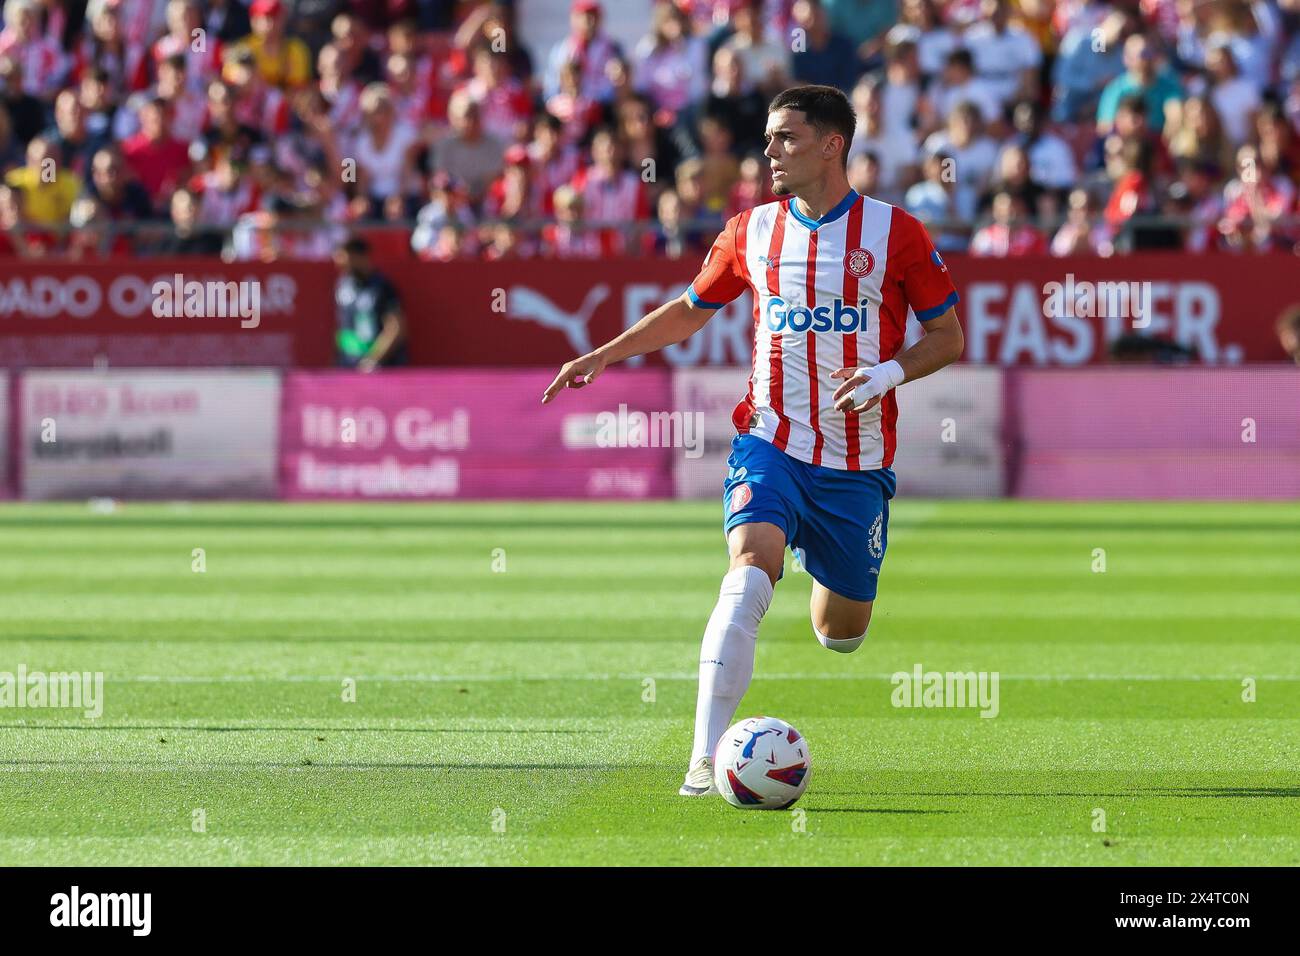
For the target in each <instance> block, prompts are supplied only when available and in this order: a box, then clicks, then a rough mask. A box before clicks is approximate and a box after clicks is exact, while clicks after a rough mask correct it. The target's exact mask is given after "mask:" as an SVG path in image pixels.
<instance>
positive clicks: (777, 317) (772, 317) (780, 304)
mask: <svg viewBox="0 0 1300 956" xmlns="http://www.w3.org/2000/svg"><path fill="white" fill-rule="evenodd" d="M868 304H869V300H867V299H863V300H862V302H861V303H860V306H861V307H860V308H859V307H854V306H852V305H846V304H845V302H844V300H843V299H832V300H831V302H830V304H828V305H819V306H817V307H816V308H812V309H810V308H808V307H807V306H804V305H795V306H791V305H789V304H788V303H787V302H786V301H785V299H783V298H781V297H780V296H779V295H774V296H772V297H771V298H770V299H768V300H767V306H766V308H765V312H764V321H765V322H766V324H767V327H768V329H769V330H771V331H772V332H843V333H845V334H848V333H850V332H862V331H866V328H867V306H868Z"/></svg>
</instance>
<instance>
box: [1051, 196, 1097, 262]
mask: <svg viewBox="0 0 1300 956" xmlns="http://www.w3.org/2000/svg"><path fill="white" fill-rule="evenodd" d="M1110 249H1111V244H1110V235H1109V233H1108V232H1107V231H1106V228H1105V226H1103V225H1102V224H1101V223H1099V222H1097V219H1096V211H1095V209H1094V207H1093V202H1092V197H1091V196H1089V195H1088V191H1087V190H1086V189H1075V190H1072V191H1071V192H1070V198H1069V201H1068V203H1067V211H1066V217H1065V222H1064V223H1062V225H1061V228H1060V229H1058V230H1056V235H1054V236H1053V237H1052V244H1051V253H1052V255H1054V256H1088V255H1093V256H1097V255H1108V254H1109V253H1110Z"/></svg>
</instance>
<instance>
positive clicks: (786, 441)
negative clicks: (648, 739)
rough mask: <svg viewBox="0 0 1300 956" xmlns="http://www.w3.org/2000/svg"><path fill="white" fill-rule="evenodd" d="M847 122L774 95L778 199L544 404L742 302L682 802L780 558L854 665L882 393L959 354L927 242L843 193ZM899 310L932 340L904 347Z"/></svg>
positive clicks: (812, 94)
mask: <svg viewBox="0 0 1300 956" xmlns="http://www.w3.org/2000/svg"><path fill="white" fill-rule="evenodd" d="M854 122H855V121H854V114H853V107H852V106H851V105H850V103H849V101H848V98H847V97H846V96H845V95H844V94H843V93H841V92H840V91H839V90H838V89H835V88H833V87H828V86H797V87H793V88H791V89H788V90H785V91H784V92H782V93H780V94H778V95H777V96H776V98H775V99H773V100H772V102H771V104H770V105H769V107H768V116H767V130H766V132H765V134H764V139H765V140H766V142H767V149H766V150H765V155H766V156H767V158H768V160H769V161H770V164H771V167H772V176H773V191H774V192H775V193H776V195H777V196H778V197H783V198H780V199H779V200H778V201H776V202H771V203H766V204H764V205H761V206H756V207H755V208H753V209H750V210H748V211H747V212H743V213H741V214H740V215H738V216H735V217H734V218H732V219H731V220H730V221H729V222H728V223H727V225H726V228H725V229H724V230H723V231H722V234H721V235H719V236H718V238H717V240H716V241H715V242H714V243H713V248H712V249H710V250H709V253H708V255H707V256H705V258H704V266H703V268H702V269H701V270H700V273H699V275H697V276H696V277H695V280H694V281H693V282H692V283H691V285H690V287H689V288H688V289H687V290H686V291H685V292H683V293H682V294H681V295H680V296H679V297H678V298H676V299H673V300H672V301H671V302H668V303H665V304H664V305H662V306H660V307H659V308H657V309H655V310H654V311H653V312H651V313H650V314H649V315H647V316H646V317H645V318H643V319H642V320H641V321H640V322H638V323H637V324H636V325H634V326H632V327H631V328H630V329H628V330H627V331H626V332H624V333H623V334H622V335H620V336H618V337H617V338H615V339H612V340H611V341H609V342H608V343H606V344H605V345H602V346H601V347H600V348H598V349H596V350H595V351H593V352H591V353H589V354H587V355H584V356H582V357H581V358H578V359H575V360H574V361H572V362H569V363H568V364H566V365H565V366H564V367H563V368H562V369H560V373H559V374H558V375H557V376H556V377H555V381H553V382H552V383H551V384H550V386H549V387H548V388H547V389H546V392H545V393H544V394H543V396H542V402H543V403H546V402H549V401H551V400H552V399H553V398H555V396H556V395H557V394H558V393H559V392H560V391H561V390H562V389H564V388H583V387H585V386H587V385H590V384H591V383H592V382H594V381H595V380H596V378H597V377H598V376H599V375H600V373H601V372H602V371H603V370H604V369H605V367H606V366H608V365H610V364H611V363H614V362H620V361H622V360H624V359H627V358H630V357H631V356H634V355H641V354H643V353H646V352H651V351H654V350H655V349H661V348H663V347H664V346H666V345H671V344H673V343H676V342H681V341H683V340H684V339H686V338H689V337H690V336H691V335H692V334H694V333H695V332H697V331H699V330H700V329H701V328H702V327H703V326H704V324H705V323H706V322H708V320H709V318H710V316H712V315H713V312H714V310H716V309H719V308H721V307H722V306H723V305H725V304H726V303H728V302H730V301H732V300H733V299H735V298H736V297H737V296H739V295H740V294H741V293H742V292H744V291H745V290H746V289H749V290H750V291H751V292H752V293H753V296H754V323H755V343H754V368H753V372H752V374H751V375H750V379H749V393H748V394H747V395H746V396H745V397H744V399H742V400H741V402H740V404H739V405H737V406H736V410H735V413H734V414H733V416H732V418H733V421H734V423H735V426H736V430H737V432H738V434H737V436H736V437H735V438H734V439H733V440H732V452H731V457H730V459H729V461H728V464H729V466H730V467H729V471H728V473H727V477H726V481H725V482H724V485H723V489H724V490H723V511H724V529H725V532H726V536H727V548H728V551H729V552H730V557H731V566H730V570H729V571H728V572H727V574H726V575H725V576H724V577H723V579H722V587H721V589H720V592H719V595H718V603H717V605H716V606H715V607H714V609H713V614H712V616H710V618H709V622H708V625H707V627H706V628H705V631H704V640H703V644H702V647H701V653H700V684H699V692H698V698H697V703H696V711H695V740H694V746H693V749H692V751H691V758H690V761H689V763H688V770H687V774H686V780H685V783H684V784H683V785H682V788H681V791H680V792H681V793H682V795H683V796H701V795H704V794H706V793H710V792H714V787H713V759H712V757H713V752H714V749H715V748H716V747H717V744H718V740H719V738H720V737H721V736H722V734H723V732H724V731H725V730H726V729H727V727H729V726H730V725H731V722H732V719H733V718H734V716H735V712H736V708H737V706H738V705H739V704H740V699H741V697H743V696H744V694H745V691H746V689H747V688H748V687H749V681H750V678H751V676H752V675H753V670H754V645H755V642H756V639H757V637H758V626H759V623H760V622H761V621H762V620H763V615H764V614H765V613H766V612H767V608H768V605H769V604H770V603H771V601H772V592H773V589H774V587H775V585H776V582H777V581H778V580H779V579H780V577H781V573H782V569H783V566H784V560H785V548H786V546H787V545H789V546H790V547H791V548H797V549H800V550H801V551H802V555H803V565H804V568H805V569H806V570H807V571H808V572H809V574H810V575H811V577H812V579H813V588H812V602H811V613H812V627H813V633H814V634H815V635H816V637H817V640H818V641H819V642H821V644H822V646H823V647H826V648H828V649H830V650H832V651H837V652H840V653H849V652H851V651H853V650H856V649H857V648H858V646H859V645H860V644H862V641H863V639H864V638H865V637H866V636H867V625H868V623H869V622H870V620H871V605H872V602H873V601H874V600H875V597H876V580H877V577H878V575H879V574H880V567H881V562H882V561H883V559H884V557H885V548H886V545H887V542H888V525H889V499H890V498H892V497H893V496H894V487H895V478H894V473H893V471H892V470H891V468H890V465H891V464H892V463H893V460H894V443H895V432H894V425H895V422H896V420H897V418H898V405H897V402H896V400H895V398H894V391H893V390H894V389H895V388H897V387H898V386H899V385H901V384H903V383H904V382H910V381H912V380H914V379H918V378H921V377H923V376H926V375H929V374H931V373H932V372H936V371H938V370H939V369H941V368H943V367H944V366H946V365H949V364H950V363H952V362H954V361H956V360H957V358H958V357H959V356H960V355H961V352H962V348H963V345H964V343H963V338H962V331H961V326H960V325H959V324H958V322H957V314H956V311H955V310H954V306H955V305H956V303H957V292H956V290H955V289H954V288H953V284H952V279H951V277H950V276H949V275H948V268H947V266H945V265H944V262H943V259H941V258H940V257H939V254H938V253H937V252H936V251H935V249H934V245H933V243H931V241H930V237H929V236H928V235H927V234H926V232H925V228H924V227H923V226H922V225H921V224H920V223H919V222H918V221H917V220H916V219H914V218H913V217H912V216H910V215H908V214H907V213H906V212H904V211H903V210H901V209H898V208H896V207H894V206H891V205H889V204H887V203H883V202H879V201H877V200H875V199H872V198H870V197H867V196H860V195H858V194H857V193H856V192H854V191H853V190H852V189H850V188H849V183H848V178H847V175H846V169H847V158H848V157H847V151H848V147H849V143H850V142H851V141H852V139H853V130H854ZM909 308H910V309H911V310H912V311H914V312H915V313H916V317H917V319H919V320H920V322H921V324H922V326H923V327H924V329H925V332H926V334H925V335H924V337H922V338H921V339H920V340H918V341H917V342H916V343H914V344H913V345H911V346H910V347H908V348H906V349H903V348H902V344H903V335H904V327H905V324H906V321H907V313H908V309H909Z"/></svg>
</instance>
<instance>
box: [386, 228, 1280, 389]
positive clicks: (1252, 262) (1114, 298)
mask: <svg viewBox="0 0 1300 956" xmlns="http://www.w3.org/2000/svg"><path fill="white" fill-rule="evenodd" d="M948 265H949V269H950V271H951V273H952V275H953V278H954V282H955V283H956V285H957V291H958V292H959V294H960V295H961V305H959V306H958V308H957V314H958V316H959V318H960V319H961V322H962V325H963V327H964V329H965V332H966V343H967V346H966V355H965V360H966V361H968V362H970V363H971V364H976V365H1000V366H1004V367H1009V366H1021V367H1056V368H1071V367H1078V366H1086V365H1095V364H1099V363H1104V362H1106V361H1108V356H1107V350H1108V345H1109V343H1110V342H1111V341H1113V340H1114V339H1116V338H1118V337H1119V336H1121V335H1122V334H1124V333H1125V332H1132V331H1134V327H1135V326H1136V328H1137V330H1138V331H1140V332H1141V333H1142V334H1145V335H1154V336H1161V337H1167V338H1169V339H1171V340H1173V341H1175V342H1177V343H1179V344H1181V345H1184V346H1187V347H1190V348H1194V349H1196V351H1197V354H1198V356H1199V358H1198V361H1199V362H1201V363H1204V364H1207V365H1235V364H1238V363H1241V362H1278V361H1283V360H1284V359H1285V357H1286V356H1285V354H1284V353H1283V352H1282V350H1281V347H1280V346H1279V344H1278V341H1277V337H1276V334H1275V333H1274V324H1275V322H1276V320H1277V318H1278V316H1279V315H1280V314H1281V313H1282V312H1283V311H1285V310H1286V309H1288V308H1291V307H1295V306H1300V287H1297V284H1296V282H1295V269H1296V265H1295V258H1294V257H1293V256H1285V255H1259V256H1230V255H1220V256H1215V255H1211V256H1201V257H1198V258H1195V259H1189V258H1188V257H1187V256H1185V255H1179V254H1170V253H1165V254H1158V253H1145V254H1135V255H1128V256H1116V257H1112V258H1106V259H1103V258H1098V257H1080V258H1054V257H1049V256H1043V257H1024V258H1015V259H981V258H971V257H966V256H963V257H958V256H952V257H951V258H950V259H949V260H948ZM698 267H699V262H698V261H695V260H687V259H680V260H675V261H674V260H665V259H660V258H646V259H618V260H606V261H601V262H600V263H599V264H598V265H593V264H592V263H587V262H574V261H552V262H538V261H532V260H521V261H516V262H511V263H510V264H509V267H508V268H506V267H504V266H503V265H502V264H501V263H483V262H464V263H461V262H456V263H449V264H438V263H419V262H410V261H405V260H403V261H398V262H391V263H386V264H385V265H384V270H385V272H386V274H387V275H388V276H389V277H390V278H391V279H392V280H393V282H394V283H395V284H396V285H397V287H398V289H399V290H400V291H401V293H402V299H403V301H404V302H406V303H408V304H409V303H428V309H429V312H430V314H431V315H433V316H435V317H436V321H431V322H420V321H415V322H412V323H411V330H410V334H411V354H412V358H413V360H414V361H415V362H416V363H417V364H427V365H452V366H516V365H517V366H530V365H531V366H537V365H544V366H559V365H560V364H561V363H563V362H565V361H567V360H568V359H570V358H572V357H573V356H574V355H580V354H582V353H583V352H586V351H588V350H589V349H590V348H591V346H592V345H593V344H599V343H600V342H603V341H605V340H607V339H609V338H612V337H613V336H615V335H617V334H618V333H620V332H622V331H623V330H624V329H625V328H627V327H629V326H631V325H633V324H635V323H636V322H637V321H638V320H639V319H640V318H641V317H642V316H643V315H644V314H645V313H646V312H648V311H650V310H651V309H653V308H654V307H656V306H658V305H659V304H660V303H662V302H664V301H666V300H668V299H670V298H673V297H675V296H677V295H680V294H681V292H682V291H683V290H684V289H685V288H686V286H687V284H688V283H689V282H690V281H691V280H692V279H693V278H694V276H695V273H696V271H697V269H698ZM884 267H885V266H884V265H883V264H882V265H879V266H877V268H884ZM1132 283H1139V284H1145V285H1137V286H1134V285H1132ZM1057 286H1059V287H1060V288H1059V289H1058V288H1057ZM1148 295H1149V315H1148V314H1138V312H1139V309H1140V308H1141V309H1145V308H1146V306H1147V304H1148V301H1147V296H1148ZM1089 297H1091V298H1089ZM1067 300H1069V301H1074V302H1075V307H1074V308H1073V310H1071V309H1070V308H1068V307H1066V306H1065V303H1066V301H1067ZM1089 301H1091V302H1093V303H1094V305H1093V306H1089V305H1088V302H1089ZM1090 312H1100V313H1101V314H1100V315H1095V314H1090ZM754 318H755V317H754V310H753V302H752V299H751V297H750V296H749V295H748V294H746V295H743V296H741V297H740V298H739V299H737V300H736V301H735V302H732V303H730V304H729V305H727V306H726V307H725V308H723V309H720V310H719V311H718V312H717V313H715V314H714V316H713V317H712V318H711V319H710V320H709V323H708V325H706V326H705V327H704V328H703V329H702V330H700V332H698V333H697V334H696V335H694V336H692V337H691V338H690V339H689V340H687V341H686V342H683V343H681V344H680V345H677V346H673V347H671V348H667V349H664V350H663V351H662V352H660V353H656V354H654V355H650V356H646V357H645V359H644V362H645V364H646V365H650V366H660V365H665V366H668V367H672V368H689V367H694V366H700V365H715V366H716V365H721V366H731V365H740V366H746V365H748V364H749V363H750V360H751V356H752V350H753V328H754ZM910 324H911V333H910V337H911V338H913V339H914V338H915V337H917V335H918V334H919V330H918V329H917V328H916V323H915V320H912V322H911V323H910Z"/></svg>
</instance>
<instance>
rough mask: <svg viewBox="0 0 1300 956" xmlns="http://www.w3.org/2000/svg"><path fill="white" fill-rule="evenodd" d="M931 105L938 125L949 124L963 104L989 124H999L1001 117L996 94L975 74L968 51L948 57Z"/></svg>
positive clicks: (935, 86)
mask: <svg viewBox="0 0 1300 956" xmlns="http://www.w3.org/2000/svg"><path fill="white" fill-rule="evenodd" d="M930 102H931V104H932V105H933V107H934V111H933V112H934V122H935V123H937V124H938V125H939V126H942V125H943V124H944V123H947V122H948V120H949V118H950V117H951V116H952V114H953V111H954V110H956V109H957V107H958V105H960V104H962V103H969V104H972V105H974V106H975V108H976V109H977V110H978V111H979V116H980V118H981V120H982V121H983V122H984V123H986V124H987V123H996V122H997V121H998V120H1000V119H1001V118H1002V108H1001V106H1000V105H999V103H998V97H997V94H995V93H994V92H993V90H992V88H991V87H990V86H989V83H988V81H987V80H985V79H983V78H982V77H979V76H976V75H975V66H974V60H973V59H972V58H971V53H970V51H969V50H966V49H958V50H954V51H953V52H952V53H950V54H948V62H947V63H945V64H944V67H943V74H942V76H941V77H940V80H939V82H938V83H936V84H935V85H934V86H933V87H932V88H931V92H930Z"/></svg>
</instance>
